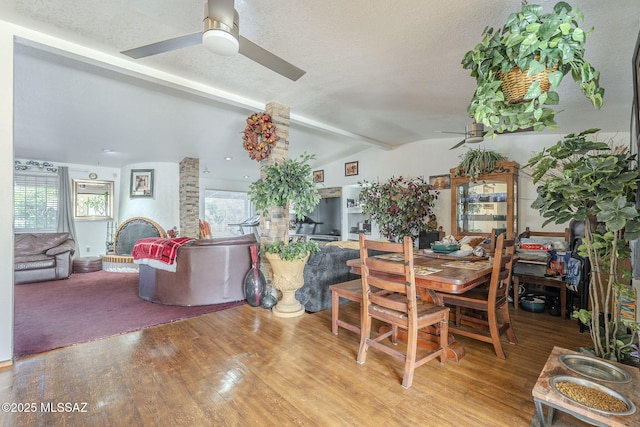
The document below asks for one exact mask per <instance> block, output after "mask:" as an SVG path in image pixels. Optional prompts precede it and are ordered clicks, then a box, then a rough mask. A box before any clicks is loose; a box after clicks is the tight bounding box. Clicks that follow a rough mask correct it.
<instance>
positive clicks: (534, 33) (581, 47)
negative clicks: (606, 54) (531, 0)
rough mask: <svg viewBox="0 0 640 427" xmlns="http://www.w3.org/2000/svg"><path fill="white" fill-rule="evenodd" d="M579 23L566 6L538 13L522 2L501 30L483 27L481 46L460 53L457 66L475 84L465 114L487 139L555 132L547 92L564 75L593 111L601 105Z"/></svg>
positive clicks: (552, 97)
mask: <svg viewBox="0 0 640 427" xmlns="http://www.w3.org/2000/svg"><path fill="white" fill-rule="evenodd" d="M583 19H584V17H583V15H582V13H581V12H580V11H579V10H578V9H577V8H576V9H573V8H572V7H571V6H570V5H569V4H568V3H566V2H562V1H561V2H558V3H557V4H556V5H555V6H554V8H553V12H550V13H544V12H543V10H542V7H541V6H539V5H536V4H531V5H527V4H526V1H525V2H523V6H522V10H521V11H520V12H518V13H512V14H510V15H509V17H508V18H507V22H506V23H505V24H504V26H503V27H502V28H501V29H499V30H497V31H494V29H493V28H492V27H487V28H486V29H485V31H484V32H483V34H482V36H483V39H482V42H480V43H479V44H478V45H477V46H476V47H475V48H474V49H473V50H471V51H469V52H467V53H466V54H465V56H464V58H463V59H462V66H463V68H465V69H468V70H471V76H472V77H475V78H476V81H477V84H478V87H477V89H476V91H475V93H474V94H473V97H472V99H471V103H470V104H469V107H468V108H467V112H468V113H469V116H470V117H473V118H474V120H475V121H476V122H478V123H480V122H482V123H483V124H484V125H485V126H486V127H487V129H488V133H487V136H489V137H492V136H494V133H502V132H505V131H516V130H518V129H530V128H533V129H534V130H536V131H539V130H542V129H544V128H545V127H550V128H556V122H555V118H554V117H555V115H556V114H557V113H558V112H559V111H556V110H554V109H553V108H551V107H550V106H552V105H557V104H558V103H559V99H560V98H559V96H558V93H557V92H555V91H553V90H549V89H550V88H553V89H555V88H557V87H558V86H559V85H560V83H561V82H562V78H563V77H564V76H565V75H566V74H568V73H571V76H572V77H573V80H574V81H576V82H578V83H579V84H580V90H581V91H582V93H584V95H585V96H586V97H587V98H589V99H590V100H591V102H592V103H593V105H594V107H597V108H600V107H601V106H602V97H603V95H604V89H603V88H601V87H600V84H599V78H600V73H599V72H598V71H596V70H595V69H594V68H593V67H592V66H591V64H590V63H589V62H588V61H586V60H585V59H584V52H585V42H586V39H587V34H588V33H587V32H585V31H584V30H583V29H581V28H580V27H578V22H579V21H582V20H583ZM589 32H590V31H589Z"/></svg>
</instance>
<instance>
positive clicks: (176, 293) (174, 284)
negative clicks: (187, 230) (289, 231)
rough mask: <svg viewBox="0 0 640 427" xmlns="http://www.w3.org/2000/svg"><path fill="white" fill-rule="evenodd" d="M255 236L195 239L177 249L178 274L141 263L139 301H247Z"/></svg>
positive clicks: (179, 303)
mask: <svg viewBox="0 0 640 427" xmlns="http://www.w3.org/2000/svg"><path fill="white" fill-rule="evenodd" d="M256 243H257V241H256V237H255V235H254V234H245V235H243V236H236V237H222V238H215V239H200V240H193V241H191V242H188V243H186V244H184V245H182V246H180V247H179V248H178V250H177V254H176V258H175V263H176V264H177V265H176V266H175V272H172V271H167V270H165V269H161V268H156V267H153V266H151V265H148V264H140V278H139V286H138V294H139V296H140V298H142V299H144V300H147V301H152V302H156V303H160V304H166V305H181V306H193V305H209V304H220V303H224V302H232V301H240V300H243V299H244V292H243V288H242V285H243V281H244V276H245V274H246V273H247V271H249V269H250V268H251V254H250V251H249V247H250V246H251V245H255V244H256Z"/></svg>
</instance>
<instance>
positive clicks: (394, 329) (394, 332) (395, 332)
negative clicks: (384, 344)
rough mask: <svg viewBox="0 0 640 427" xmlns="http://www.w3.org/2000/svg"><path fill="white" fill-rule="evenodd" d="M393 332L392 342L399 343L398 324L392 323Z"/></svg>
mask: <svg viewBox="0 0 640 427" xmlns="http://www.w3.org/2000/svg"><path fill="white" fill-rule="evenodd" d="M391 328H392V330H393V333H392V334H391V343H392V344H393V345H398V327H397V326H396V325H391Z"/></svg>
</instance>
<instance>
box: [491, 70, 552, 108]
mask: <svg viewBox="0 0 640 427" xmlns="http://www.w3.org/2000/svg"><path fill="white" fill-rule="evenodd" d="M557 68H558V66H557V65H556V66H555V67H553V68H552V69H551V68H547V69H546V70H544V71H542V72H540V73H537V74H534V75H532V76H530V75H529V74H527V73H528V69H527V71H524V72H523V71H521V70H520V68H518V67H517V66H516V67H513V68H512V69H511V71H509V72H508V73H507V74H502V73H501V72H499V73H498V77H499V78H500V80H502V86H501V88H502V93H504V97H505V101H507V102H508V103H509V104H519V103H521V102H524V101H526V99H524V96H525V95H526V93H527V91H528V90H529V86H531V85H532V84H533V82H535V81H538V82H540V89H541V90H542V92H543V93H544V92H548V91H549V88H550V87H551V83H549V73H551V72H553V71H555V70H556V69H557Z"/></svg>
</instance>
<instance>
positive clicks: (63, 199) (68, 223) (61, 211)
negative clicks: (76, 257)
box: [58, 166, 78, 254]
mask: <svg viewBox="0 0 640 427" xmlns="http://www.w3.org/2000/svg"><path fill="white" fill-rule="evenodd" d="M58 232H59V233H69V235H70V236H71V238H72V239H73V241H74V242H75V253H76V254H78V239H77V238H76V223H75V221H74V219H73V193H72V192H71V180H70V179H69V168H68V167H67V166H61V167H58Z"/></svg>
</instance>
